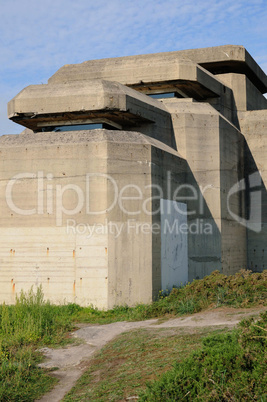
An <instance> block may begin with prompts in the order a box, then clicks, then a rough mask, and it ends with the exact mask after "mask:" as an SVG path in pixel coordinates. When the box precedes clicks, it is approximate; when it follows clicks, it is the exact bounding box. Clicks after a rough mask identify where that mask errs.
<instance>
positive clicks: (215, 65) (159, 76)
mask: <svg viewBox="0 0 267 402" xmlns="http://www.w3.org/2000/svg"><path fill="white" fill-rule="evenodd" d="M189 60H191V63H192V65H193V64H194V63H196V64H199V66H201V67H203V68H204V69H205V70H207V71H209V72H210V73H212V74H215V75H216V74H223V73H239V74H245V75H246V76H247V77H248V78H249V79H250V81H251V82H252V83H253V84H254V85H255V86H256V87H257V88H258V90H259V91H260V92H261V93H266V92H267V76H266V74H265V73H264V71H263V70H262V69H261V68H260V66H259V65H258V64H257V63H256V61H255V60H254V59H253V58H252V57H251V55H250V54H249V53H248V51H247V50H246V49H245V48H244V47H243V46H238V45H224V46H215V47H207V48H200V49H188V50H180V51H173V52H163V53H155V54H145V55H138V56H127V57H116V58H111V59H102V60H91V61H86V62H84V63H81V64H68V65H65V66H63V67H61V68H60V69H59V70H58V71H57V72H56V73H55V74H54V75H53V76H52V77H51V78H50V79H49V82H51V83H52V82H54V83H55V82H64V81H72V80H77V79H78V80H81V79H100V78H101V79H108V80H112V81H118V82H121V83H122V84H124V85H129V86H134V85H136V86H137V87H138V84H139V83H141V81H143V82H144V83H150V84H151V83H154V82H161V83H163V82H167V81H170V80H178V81H179V80H181V81H183V80H185V81H189V82H190V81H193V82H195V78H193V80H192V78H189V77H188V75H187V76H186V77H185V75H183V74H185V72H184V71H183V74H182V73H181V72H182V70H183V68H182V65H183V64H184V65H185V66H186V63H188V64H189ZM179 65H181V69H179ZM185 68H186V67H185ZM191 71H192V68H191ZM188 73H189V71H188ZM191 77H192V75H191ZM202 84H203V83H202ZM181 85H183V83H182V82H181ZM140 88H141V86H140ZM183 88H184V85H183ZM136 89H137V88H136ZM190 97H191V96H190ZM192 97H194V96H192Z"/></svg>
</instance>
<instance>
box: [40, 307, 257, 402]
mask: <svg viewBox="0 0 267 402" xmlns="http://www.w3.org/2000/svg"><path fill="white" fill-rule="evenodd" d="M264 310H265V308H250V309H233V308H224V307H222V308H218V309H213V310H206V311H204V312H200V313H196V314H193V315H190V316H184V317H178V318H173V319H170V320H168V321H163V322H161V321H160V320H158V319H152V320H147V321H137V322H125V321H123V322H115V323H112V324H106V325H88V324H81V325H80V329H78V330H77V331H75V332H73V333H72V336H73V337H75V338H79V339H81V340H82V341H83V342H84V343H82V344H81V345H77V346H74V345H68V346H66V347H64V348H60V349H52V348H43V349H42V350H41V351H42V352H43V353H44V355H45V357H46V360H45V362H44V363H41V364H40V366H41V367H46V368H52V367H58V370H56V371H54V372H53V374H52V375H54V376H55V377H57V378H58V379H59V382H58V384H57V385H56V386H55V388H54V389H53V390H52V391H50V392H49V393H47V394H46V395H44V396H43V397H42V398H41V399H39V401H40V402H58V401H61V400H62V399H63V397H64V395H66V393H67V392H68V391H70V389H71V388H72V387H73V386H74V385H75V383H76V381H77V380H78V378H79V377H80V376H81V375H82V374H83V372H84V371H85V370H86V368H87V366H88V363H89V361H90V359H91V358H92V356H93V354H94V353H95V352H96V350H99V349H101V348H102V347H103V346H104V345H105V344H106V343H108V342H109V341H111V340H112V339H113V338H115V337H116V336H118V335H119V334H121V333H122V332H125V331H130V330H133V329H137V328H183V329H186V328H187V329H188V331H190V329H191V330H192V329H193V328H196V327H214V326H222V327H232V326H235V325H236V324H238V322H239V321H241V320H242V319H243V318H246V317H249V316H257V315H259V314H260V313H261V312H263V311H264Z"/></svg>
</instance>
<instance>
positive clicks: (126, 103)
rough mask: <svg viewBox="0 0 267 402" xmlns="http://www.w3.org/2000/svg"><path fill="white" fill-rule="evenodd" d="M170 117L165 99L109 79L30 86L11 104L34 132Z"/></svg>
mask: <svg viewBox="0 0 267 402" xmlns="http://www.w3.org/2000/svg"><path fill="white" fill-rule="evenodd" d="M169 116H170V115H169V112H168V111H167V109H166V107H165V106H164V105H163V104H162V103H161V102H159V101H157V100H155V99H152V98H150V97H148V96H146V95H144V94H142V93H139V92H137V91H135V90H133V89H131V88H128V87H126V86H124V85H121V84H119V83H117V82H110V81H105V80H93V81H84V80H83V81H70V82H64V83H55V84H43V85H30V86H28V87H26V88H24V89H23V90H22V91H21V92H20V93H19V94H18V95H16V96H15V97H14V98H13V99H12V100H11V101H10V102H9V103H8V117H9V118H10V119H11V120H13V121H14V122H16V123H19V124H21V125H23V126H25V127H27V128H29V129H31V130H33V131H41V130H42V128H43V127H48V126H56V125H62V124H63V125H67V124H70V125H71V124H85V123H90V122H98V121H99V122H100V121H104V122H113V123H115V125H118V126H119V127H120V128H121V127H127V126H138V125H140V124H142V123H157V122H158V121H159V120H160V119H161V118H162V117H168V118H169Z"/></svg>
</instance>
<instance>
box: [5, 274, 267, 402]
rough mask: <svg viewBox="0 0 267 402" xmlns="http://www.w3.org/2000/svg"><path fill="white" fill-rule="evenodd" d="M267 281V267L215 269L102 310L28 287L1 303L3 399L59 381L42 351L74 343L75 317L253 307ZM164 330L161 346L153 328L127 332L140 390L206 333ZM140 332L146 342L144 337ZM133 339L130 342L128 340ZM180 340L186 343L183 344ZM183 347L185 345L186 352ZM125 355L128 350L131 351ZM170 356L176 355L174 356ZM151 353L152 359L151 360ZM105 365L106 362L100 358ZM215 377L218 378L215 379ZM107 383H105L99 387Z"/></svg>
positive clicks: (25, 397) (102, 319) (37, 392)
mask: <svg viewBox="0 0 267 402" xmlns="http://www.w3.org/2000/svg"><path fill="white" fill-rule="evenodd" d="M266 283H267V271H264V272H263V273H261V274H260V273H251V272H249V271H245V270H242V271H240V272H239V273H237V274H235V275H232V276H229V277H226V276H225V275H223V274H220V273H219V272H218V271H215V272H213V273H212V274H211V275H209V276H207V277H206V278H204V279H201V280H196V281H193V282H192V283H190V284H188V285H187V286H185V287H183V288H180V289H173V290H172V291H171V292H170V294H168V295H164V292H162V293H161V295H160V297H159V299H158V300H157V301H155V302H154V303H152V304H150V305H144V304H140V305H137V306H136V307H128V306H122V307H115V308H114V309H112V310H109V311H100V310H98V309H95V308H92V307H86V308H83V307H80V306H78V305H76V304H68V305H64V306H55V305H51V304H50V303H49V302H46V301H44V297H43V294H42V290H41V288H39V289H38V290H37V293H36V294H34V292H33V291H32V290H31V291H30V292H29V293H28V294H24V293H23V292H22V293H21V295H20V297H19V298H17V300H16V304H15V305H14V306H7V305H5V304H3V305H1V306H0V400H1V401H33V400H35V399H37V398H39V397H40V396H41V395H42V394H44V393H45V392H47V391H48V390H49V389H50V388H51V387H52V386H53V384H54V383H55V381H56V380H55V379H54V378H52V377H50V376H49V375H48V374H49V372H48V371H45V370H44V369H41V368H39V367H38V363H39V362H40V361H41V360H42V355H41V354H40V353H39V352H38V350H37V349H38V348H40V347H41V346H43V345H47V346H51V345H52V346H58V345H62V344H65V343H67V342H70V341H71V339H69V337H68V332H69V331H71V330H73V328H74V325H75V322H88V323H102V324H104V323H108V322H115V321H123V320H129V321H130V320H131V321H135V320H144V319H148V318H153V317H165V318H168V317H173V316H175V315H182V314H191V313H194V312H198V311H201V310H203V309H206V308H212V307H220V306H231V307H251V306H259V305H266V299H267V298H266ZM255 328H256V327H255ZM155 331H156V330H155ZM158 331H159V332H158V333H157V334H156V335H155V339H153V342H155V345H154V344H153V342H152V340H149V339H150V337H151V334H152V333H151V332H149V331H145V330H143V332H142V331H140V332H138V331H136V332H134V333H133V334H129V333H128V334H126V335H122V339H124V341H123V342H122V346H123V344H125V345H126V347H127V353H128V355H129V357H130V360H128V363H127V364H126V363H125V364H126V365H129V367H130V366H131V367H133V364H132V363H131V361H132V360H133V359H134V357H135V356H136V360H133V361H134V362H135V367H136V368H135V370H136V372H138V373H137V374H135V372H134V370H133V376H131V373H130V368H129V370H128V369H127V367H124V368H122V373H121V374H123V375H124V376H127V378H129V379H130V380H129V381H128V385H129V384H130V382H131V383H132V384H135V385H133V387H136V389H139V388H138V387H139V385H138V384H141V385H140V387H141V388H142V387H144V382H145V381H147V380H149V379H153V378H155V373H157V372H159V371H160V372H163V371H165V370H169V369H170V368H171V365H172V363H173V360H174V359H176V360H178V361H180V360H181V359H182V358H184V357H185V356H186V355H187V353H189V349H192V348H195V347H196V346H198V345H199V342H200V337H201V336H202V335H203V334H202V333H201V331H200V333H198V334H195V337H191V336H190V337H188V336H187V335H185V337H184V338H183V340H182V338H181V333H179V334H178V333H176V334H175V335H173V336H172V335H171V336H170V337H168V336H166V337H164V336H162V335H159V334H160V330H158ZM138 334H140V337H141V338H142V339H144V341H142V342H141V338H140V339H139V338H138V337H139V335H138ZM152 335H153V334H152ZM236 336H237V335H236ZM255 336H260V335H255ZM153 337H154V335H153ZM231 337H232V335H231ZM128 338H129V342H128V343H127V342H126V340H127V339H128ZM119 339H120V338H119ZM131 339H132V341H131ZM159 339H160V340H159ZM231 339H232V338H231ZM233 339H234V335H233ZM235 339H237V338H235ZM238 339H239V338H238ZM255 339H256V338H255ZM259 339H260V338H259ZM150 341H151V342H152V343H150ZM116 342H117V341H116ZM118 342H119V340H118ZM131 342H132V343H131ZM157 342H158V343H157ZM233 342H234V341H233ZM134 343H135V345H136V346H134ZM239 343H240V341H239V340H238V344H239ZM180 344H181V345H183V346H182V347H181V348H180V349H179V345H180ZM127 345H128V346H127ZM137 345H139V346H138V347H141V346H142V345H143V346H142V348H143V349H144V350H141V349H139V351H138V350H137V349H136V347H137ZM122 346H121V347H122ZM189 346H190V347H189ZM204 346H205V345H204ZM205 347H206V346H205ZM183 348H185V349H184V352H183ZM105 350H106V349H105ZM115 350H116V355H118V353H119V352H118V350H119V349H118V348H115ZM131 350H132V352H131ZM152 350H154V352H152ZM169 350H170V352H169ZM147 351H149V353H148V352H147ZM176 352H177V353H176ZM103 353H104V352H103ZM105 353H106V352H105ZM123 353H124V352H123V348H122V354H123ZM124 354H125V355H126V352H125V353H124ZM163 355H164V356H165V357H163ZM170 355H171V356H173V358H170ZM102 356H104V354H103V355H102ZM150 356H151V359H152V360H150ZM99 359H100V357H99ZM104 359H106V358H104ZM123 359H124V358H123ZM131 359H132V360H131ZM138 359H139V360H138ZM142 362H143V363H142ZM99 364H102V363H101V362H100V361H99ZM142 364H144V369H141V368H140V370H139V367H142ZM119 366H120V365H118V367H119ZM111 367H112V365H111ZM92 370H94V368H92ZM142 370H143V371H142ZM111 371H113V368H111ZM92 372H93V371H92ZM94 372H95V371H94ZM90 375H91V374H90ZM117 375H118V378H119V376H120V374H119V373H117ZM136 375H137V377H138V376H139V377H140V375H141V377H142V378H141V379H140V378H139V380H138V381H139V382H138V381H137V382H135V379H134V377H135V376H136ZM137 377H136V378H137ZM88 378H89V377H88ZM137 379H138V378H137ZM212 380H213V381H215V380H214V378H212ZM244 381H245V380H244ZM211 383H212V382H211ZM114 384H115V380H114ZM101 386H102V385H101V382H100V383H99V384H98V385H97V387H101ZM103 386H104V385H103ZM129 386H130V385H129ZM106 387H107V385H106ZM109 387H110V388H111V389H113V391H114V393H115V394H116V392H117V391H116V387H117V385H114V387H111V384H110V383H109ZM96 392H97V393H99V392H100V391H99V390H96ZM115 394H114V395H115ZM97 395H98V394H97ZM99 395H101V392H100V393H99ZM97 400H98V399H97ZM99 400H100V399H99ZM110 400H113V399H110ZM114 400H116V399H114ZM214 400H215V399H214Z"/></svg>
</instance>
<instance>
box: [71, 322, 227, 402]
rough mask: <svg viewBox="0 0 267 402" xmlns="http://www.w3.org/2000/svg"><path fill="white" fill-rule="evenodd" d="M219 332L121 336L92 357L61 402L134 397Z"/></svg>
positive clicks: (176, 331)
mask: <svg viewBox="0 0 267 402" xmlns="http://www.w3.org/2000/svg"><path fill="white" fill-rule="evenodd" d="M222 331H224V330H222V329H221V330H218V329H216V330H215V329H214V328H200V329H197V330H194V329H190V332H188V331H186V330H183V329H178V328H171V329H154V328H153V329H138V330H134V331H131V332H126V333H123V334H121V335H119V336H118V337H117V338H116V339H115V340H113V341H112V342H110V343H109V344H108V345H106V346H105V347H104V348H103V349H102V350H101V351H100V352H98V353H97V354H96V355H95V357H94V359H93V360H92V361H91V362H90V366H89V369H88V370H87V371H86V373H85V374H84V375H83V376H82V377H81V378H80V379H79V380H78V382H77V384H76V386H75V387H74V388H73V389H72V390H71V391H70V392H69V393H68V395H67V396H66V397H65V398H64V401H65V402H71V401H93V402H96V401H97V402H106V401H122V400H125V398H126V397H130V396H136V395H138V393H139V392H140V390H142V389H144V387H145V385H146V383H147V381H149V380H152V379H155V378H157V377H158V373H163V372H165V371H167V370H170V369H171V368H172V366H173V364H174V363H175V362H177V361H183V360H184V359H185V358H186V357H187V356H189V355H190V353H191V352H192V350H195V349H197V348H198V347H200V345H201V338H202V337H203V336H205V335H207V334H208V333H210V332H214V333H219V332H222ZM162 401H163V400H162Z"/></svg>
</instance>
